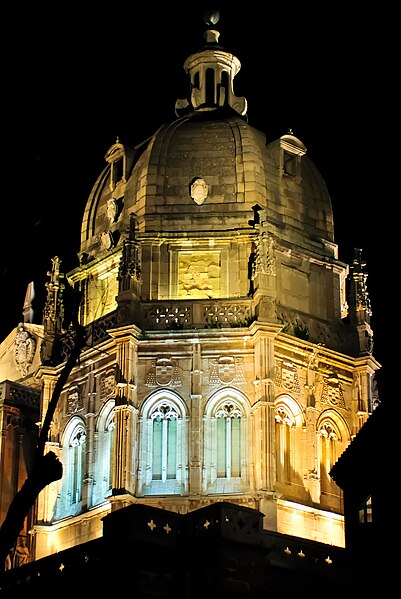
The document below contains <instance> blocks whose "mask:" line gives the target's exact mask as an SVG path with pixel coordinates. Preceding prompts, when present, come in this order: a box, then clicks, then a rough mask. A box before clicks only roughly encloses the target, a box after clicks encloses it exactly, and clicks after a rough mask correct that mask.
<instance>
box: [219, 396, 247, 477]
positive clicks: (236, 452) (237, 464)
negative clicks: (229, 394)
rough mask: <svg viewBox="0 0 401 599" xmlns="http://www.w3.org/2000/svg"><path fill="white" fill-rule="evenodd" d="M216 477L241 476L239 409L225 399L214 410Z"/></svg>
mask: <svg viewBox="0 0 401 599" xmlns="http://www.w3.org/2000/svg"><path fill="white" fill-rule="evenodd" d="M216 421H217V477H218V478H228V479H229V478H231V477H232V476H241V410H240V409H239V408H238V406H236V405H235V404H234V403H233V402H231V401H227V402H225V403H224V404H222V405H221V406H220V407H219V408H218V410H216Z"/></svg>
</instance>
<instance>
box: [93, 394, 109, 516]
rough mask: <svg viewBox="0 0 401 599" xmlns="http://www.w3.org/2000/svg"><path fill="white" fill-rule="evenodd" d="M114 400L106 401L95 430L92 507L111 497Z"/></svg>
mask: <svg viewBox="0 0 401 599" xmlns="http://www.w3.org/2000/svg"><path fill="white" fill-rule="evenodd" d="M113 408H114V399H111V400H109V401H107V402H106V403H105V404H104V405H103V407H102V409H101V411H100V414H99V417H98V419H97V422H96V430H95V456H94V467H93V472H94V484H93V486H92V505H99V504H101V503H104V501H105V500H106V499H107V498H108V497H109V496H110V495H111V490H112V484H113V467H114V410H113Z"/></svg>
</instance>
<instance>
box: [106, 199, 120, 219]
mask: <svg viewBox="0 0 401 599" xmlns="http://www.w3.org/2000/svg"><path fill="white" fill-rule="evenodd" d="M106 213H107V218H108V219H109V222H110V224H111V225H112V224H113V223H115V222H116V218H117V213H118V206H117V202H116V200H115V199H114V198H110V200H107V209H106Z"/></svg>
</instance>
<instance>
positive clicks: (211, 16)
mask: <svg viewBox="0 0 401 599" xmlns="http://www.w3.org/2000/svg"><path fill="white" fill-rule="evenodd" d="M219 19H220V13H219V11H218V10H217V9H215V8H211V9H209V10H206V11H205V12H204V13H203V20H204V21H205V23H206V25H207V26H208V27H211V26H212V25H216V24H217V23H218V22H219Z"/></svg>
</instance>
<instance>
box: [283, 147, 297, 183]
mask: <svg viewBox="0 0 401 599" xmlns="http://www.w3.org/2000/svg"><path fill="white" fill-rule="evenodd" d="M298 162H299V158H298V156H297V155H296V154H291V153H290V152H286V151H284V156H283V168H284V174H285V175H288V176H289V177H296V176H297V175H298V174H299V172H298V171H299V167H298Z"/></svg>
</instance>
